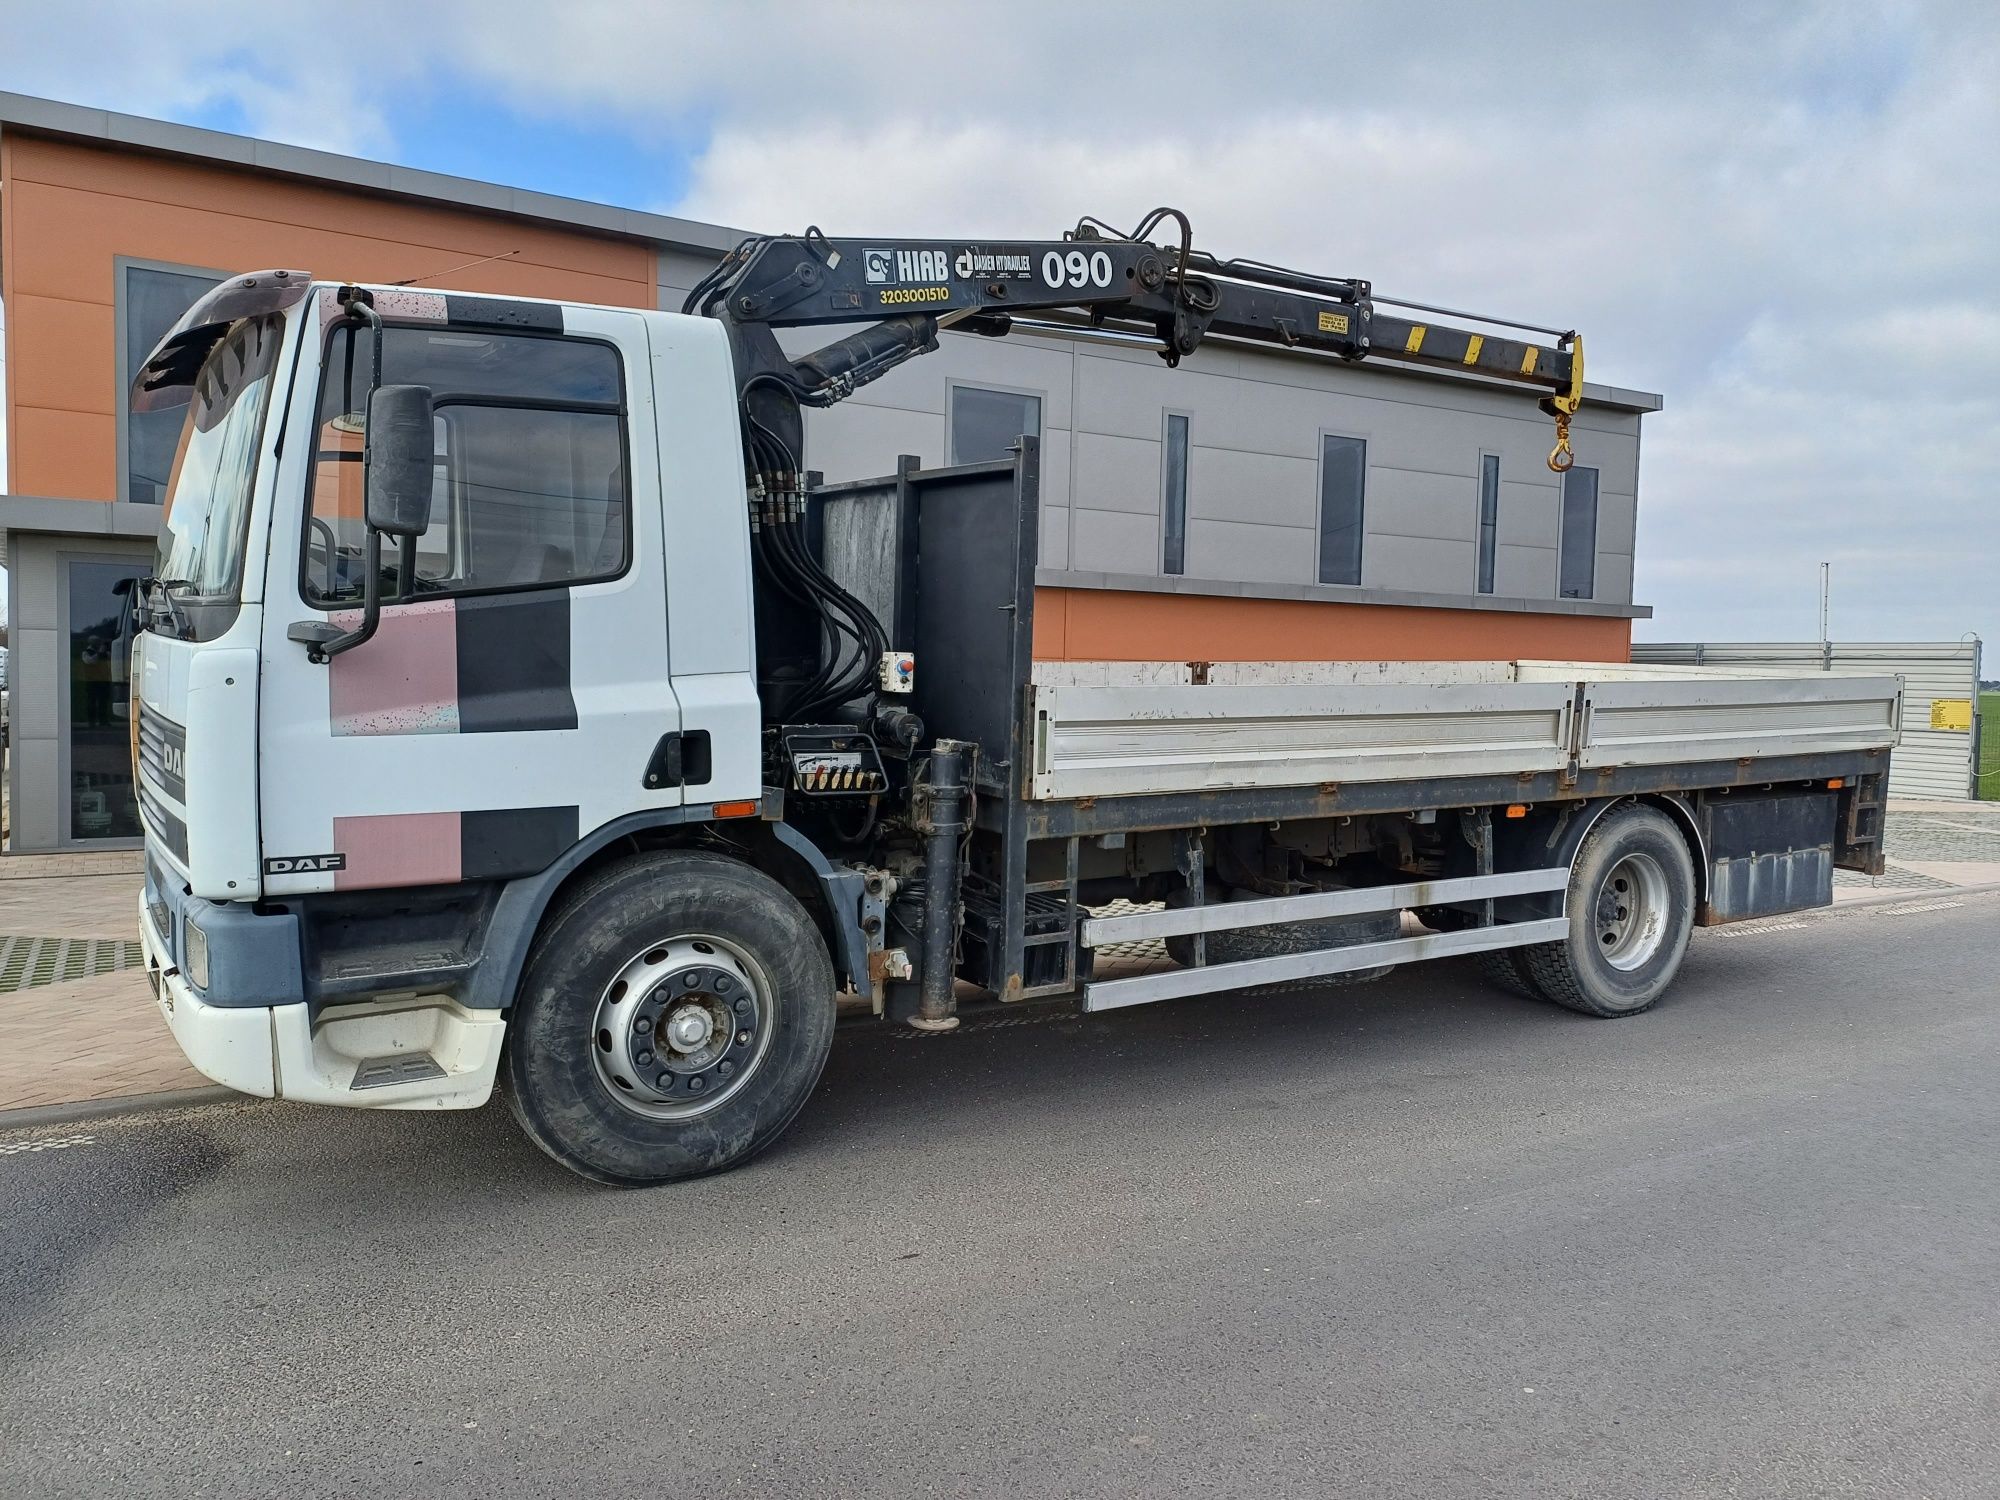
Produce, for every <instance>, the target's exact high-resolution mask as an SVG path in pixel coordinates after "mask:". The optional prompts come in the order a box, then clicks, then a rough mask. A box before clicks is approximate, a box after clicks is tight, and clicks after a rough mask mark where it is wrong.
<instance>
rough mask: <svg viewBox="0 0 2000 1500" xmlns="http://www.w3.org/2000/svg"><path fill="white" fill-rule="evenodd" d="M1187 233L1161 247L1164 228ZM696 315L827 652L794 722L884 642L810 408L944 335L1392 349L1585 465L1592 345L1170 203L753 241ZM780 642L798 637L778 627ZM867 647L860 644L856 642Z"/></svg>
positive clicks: (693, 297) (844, 696)
mask: <svg viewBox="0 0 2000 1500" xmlns="http://www.w3.org/2000/svg"><path fill="white" fill-rule="evenodd" d="M1166 224H1172V225H1173V226H1174V227H1175V228H1176V229H1177V230H1178V231H1179V233H1178V238H1177V241H1176V242H1175V243H1172V244H1169V245H1164V246H1162V245H1155V244H1152V243H1150V242H1149V240H1148V236H1150V235H1153V234H1154V233H1155V232H1156V231H1158V230H1159V229H1160V228H1161V226H1162V225H1166ZM1390 306H1393V307H1395V308H1398V309H1400V310H1401V312H1408V313H1442V314H1444V315H1445V316H1447V317H1453V318H1464V319H1469V320H1471V321H1473V322H1478V323H1485V324H1488V325H1491V326H1497V327H1507V328H1513V329H1516V330H1519V331H1522V332H1528V333H1542V334H1547V335H1550V336H1551V337H1552V338H1553V340H1554V342H1553V343H1537V342H1528V341H1523V340H1519V339H1513V338H1506V337H1501V336H1496V335H1493V334H1487V333H1479V332H1474V331H1472V330H1471V329H1467V328H1463V327H1458V326H1455V325H1453V324H1450V323H1437V322H1432V321H1427V320H1419V319H1417V318H1414V317H1405V316H1402V315H1400V313H1399V312H1389V311H1386V310H1385V307H1390ZM682 311H683V312H687V313H704V314H707V315H709V316H712V317H715V318H718V319H720V320H721V321H722V322H723V323H724V324H725V325H726V327H727V328H728V330H729V334H730V339H731V345H732V352H733V355H734V359H735V365H736V371H737V379H738V395H739V400H740V406H741V411H742V418H743V424H744V450H745V455H746V458H745V462H746V465H747V467H748V469H749V487H750V494H751V504H752V518H753V538H754V540H755V543H756V547H757V556H758V559H759V563H760V565H761V569H762V571H763V573H764V575H765V577H766V578H767V579H769V580H770V581H771V582H772V583H773V584H774V585H775V587H776V589H777V592H778V593H780V594H782V595H783V596H784V597H785V598H787V599H789V600H790V601H792V603H794V604H796V605H799V606H803V607H804V608H805V609H806V610H807V611H809V612H810V613H811V614H812V615H815V616H817V619H818V622H819V635H820V640H821V651H820V653H819V657H818V660H817V662H816V664H814V665H812V666H810V667H804V668H802V667H800V666H799V665H798V657H797V656H794V660H793V664H792V665H791V666H790V667H789V668H787V669H785V670H787V671H789V672H790V673H791V674H792V675H793V676H794V678H795V679H797V678H798V674H800V673H801V672H804V673H805V676H804V678H803V680H795V683H794V685H793V686H792V687H791V688H790V689H789V690H788V691H787V690H782V689H781V690H779V694H778V696H779V697H780V698H781V700H787V699H788V700H789V701H788V702H786V706H785V709H784V717H786V718H788V719H794V720H796V719H798V718H800V717H801V716H804V715H806V714H808V713H810V712H813V711H826V710H830V709H833V708H835V707H837V706H838V705H841V704H845V703H848V702H851V701H852V700H853V698H854V697H855V696H856V695H858V694H860V693H862V692H864V691H866V688H867V683H868V675H869V672H870V671H871V670H872V666H871V664H872V663H873V662H874V661H875V660H876V659H877V658H878V657H879V656H880V655H881V654H882V653H883V652H884V651H886V650H887V648H888V646H889V641H888V639H887V636H886V635H885V633H884V632H883V630H882V627H881V625H880V623H879V622H877V621H876V620H875V619H874V618H873V617H872V615H870V613H869V612H868V610H867V609H866V607H865V606H863V605H862V604H861V603H860V601H859V600H857V599H855V598H854V597H853V596H852V595H851V594H849V593H847V592H846V591H845V590H844V589H842V588H840V586H839V585H838V584H836V583H835V582H834V580H833V579H832V578H830V577H829V576H828V575H827V574H826V573H825V571H824V570H823V569H822V568H821V567H820V566H819V565H818V562H817V560H816V559H815V558H814V557H813V556H812V549H811V548H810V547H809V546H807V545H806V544H805V542H804V540H803V537H802V535H801V534H800V529H799V524H798V523H799V522H801V521H802V519H803V516H804V509H805V505H804V498H803V494H802V490H801V477H800V475H801V469H802V467H803V465H802V463H801V455H802V453H803V442H804V423H803V417H802V414H801V410H800V409H801V408H802V407H807V406H813V407H824V406H831V405H833V404H834V403H835V402H837V401H840V400H842V399H844V398H845V397H847V396H848V395H850V394H852V393H853V392H854V391H855V390H857V389H858V388H859V387H861V386H863V385H866V384H867V383H868V382H870V381H872V380H875V379H878V378H879V377H881V376H883V375H885V374H887V373H888V372H889V371H890V370H892V369H894V368H895V367H896V366H898V365H900V364H902V363H903V362H905V361H906V360H909V359H913V358H915V357H917V356H918V355H922V354H927V353H930V352H931V351H933V350H935V349H936V348H937V347H938V334H939V332H940V331H941V330H943V329H947V328H953V329H957V330H959V331H961V332H966V333H976V334H983V335H987V336H992V337H999V336H1003V335H1005V334H1007V333H1009V332H1010V331H1012V330H1013V329H1014V328H1015V327H1016V326H1017V325H1021V324H1023V323H1028V322H1032V323H1037V324H1040V325H1043V326H1054V327H1068V328H1087V329H1097V330H1103V331H1106V332H1110V333H1115V334H1124V335H1128V336H1136V337H1140V338H1147V339H1153V340H1157V341H1158V343H1159V346H1160V348H1159V352H1160V355H1161V357H1162V358H1163V359H1165V360H1166V362H1167V363H1168V364H1169V365H1178V364H1179V363H1180V361H1181V359H1182V358H1183V357H1184V356H1186V355H1189V354H1192V353H1194V351H1195V350H1196V349H1198V348H1199V347H1200V346H1201V344H1202V341H1203V340H1204V339H1207V338H1210V337H1221V338H1225V339H1232V340H1239V341H1244V342H1250V343H1256V344H1264V345H1274V346H1277V347H1280V348H1286V349H1301V350H1307V351H1313V352H1317V353H1321V354H1326V355H1330V356H1332V357H1334V358H1337V359H1342V360H1349V361H1360V360H1364V359H1386V360H1392V361H1396V362H1398V363H1402V364H1416V365H1427V366H1431V367H1434V368H1443V369H1455V370H1461V371H1464V372H1466V373H1469V374H1474V375H1480V376H1485V377H1488V378H1492V379H1497V380H1503V381H1508V382H1511V383H1515V384H1519V385H1525V386H1528V387H1530V388H1533V389H1537V390H1540V391H1543V392H1545V393H1546V394H1545V395H1544V396H1543V397H1542V400H1541V403H1540V404H1541V407H1542V409H1543V410H1544V411H1546V412H1547V413H1548V414H1549V415H1550V416H1552V417H1553V418H1554V419H1555V430H1556V442H1555V446H1554V448H1553V449H1552V450H1551V451H1550V453H1549V459H1548V464H1549V467H1550V468H1551V469H1553V470H1555V471H1556V472H1557V473H1562V472H1564V471H1566V470H1567V469H1568V468H1569V467H1570V465H1571V463H1572V462H1573V459H1572V456H1571V452H1570V439H1569V426H1570V419H1571V418H1572V417H1573V416H1574V415H1575V413H1576V411H1577V408H1578V407H1579V406H1580V405H1581V404H1582V400H1583V340H1582V339H1581V337H1579V336H1578V334H1577V333H1576V332H1575V331H1574V330H1568V331H1559V330H1556V329H1550V328H1541V327H1538V326H1536V325H1532V324H1522V323H1514V322H1511V321H1510V320H1507V319H1499V318H1487V317H1483V316H1480V315H1477V314H1471V313H1463V312H1454V311H1453V310H1451V309H1447V308H1434V307H1428V306H1424V305H1422V304H1417V303H1407V302H1398V301H1394V300H1392V299H1387V298H1382V297H1378V296H1377V295H1376V294H1375V292H1374V288H1373V286H1372V284H1371V283H1369V282H1367V281H1363V280H1358V279H1353V278H1342V277H1329V276H1319V275H1314V274H1310V273H1307V272H1302V271H1295V270H1290V269H1287V268H1285V267H1283V266H1275V265H1269V264H1266V263H1264V262H1261V261H1253V260H1240V259H1232V260H1220V259H1217V258H1216V257H1215V256H1213V255H1209V254H1206V253H1204V252H1201V251H1198V250H1195V249H1194V248H1193V245H1192V231H1191V229H1190V226H1189V223H1188V218H1187V216H1186V215H1185V214H1183V213H1181V212H1180V211H1179V210H1177V209H1170V208H1159V209H1155V210H1153V211H1152V212H1151V213H1149V214H1148V215H1146V217H1145V218H1144V219H1143V220H1142V221H1141V222H1140V223H1139V225H1138V226H1137V228H1135V229H1134V230H1132V231H1131V232H1130V233H1129V234H1121V233H1118V232H1117V231H1115V230H1113V229H1111V228H1110V226H1108V225H1106V224H1104V223H1103V222H1102V221H1100V220H1097V219H1091V218H1085V219H1083V220H1081V221H1080V222H1079V223H1078V224H1077V226H1076V227H1075V228H1074V229H1072V230H1071V231H1069V233H1068V234H1067V235H1065V236H1064V237H1063V238H1062V239H1061V240H1050V241H1029V242H1014V241H1005V242H1002V241H992V240H986V241H980V242H978V243H969V242H966V241H961V240H902V239H886V238H884V239H831V238H829V237H827V236H826V235H825V234H823V233H821V232H820V231H819V230H818V229H816V228H809V229H807V230H806V231H805V233H803V234H800V235H777V236H757V237H753V238H751V239H746V240H745V241H743V242H742V243H741V244H740V245H738V246H737V247H736V248H735V249H734V250H733V251H731V252H730V253H729V254H728V255H726V256H724V257H723V259H722V261H721V262H720V263H719V264H718V265H717V266H716V267H715V269H714V270H713V271H711V272H710V273H709V274H708V275H707V276H706V277H704V278H703V279H702V280H701V282H700V283H699V284H697V285H696V286H695V287H694V289H693V290H692V291H691V292H689V294H688V297H687V300H686V302H685V304H684V305H683V307H682ZM848 323H862V324H866V325H867V326H865V327H863V328H860V329H858V330H857V331H855V332H853V333H851V334H848V335H847V336H846V337H844V338H841V339H839V340H837V341H835V342H833V343H831V344H828V345H826V346H825V347H823V348H820V349H817V350H814V351H813V352H811V353H809V354H806V355H803V356H799V357H796V358H795V357H793V356H791V355H789V354H787V353H786V352H785V351H784V349H783V348H782V347H780V344H779V341H778V337H777V331H778V330H780V329H786V328H801V327H809V326H819V325H826V324H834V325H839V324H848ZM768 623H769V624H770V625H771V626H773V627H774V628H771V629H769V630H768V631H766V632H765V633H766V634H767V636H769V637H776V638H780V639H782V638H784V637H787V636H790V637H793V638H794V639H796V635H797V631H796V628H792V629H787V628H785V627H784V626H782V625H780V624H778V622H777V621H776V620H772V621H769V622H768ZM847 640H852V641H853V642H854V648H853V655H852V657H851V658H850V657H849V656H848V648H846V647H845V645H844V644H843V643H844V642H845V641H847Z"/></svg>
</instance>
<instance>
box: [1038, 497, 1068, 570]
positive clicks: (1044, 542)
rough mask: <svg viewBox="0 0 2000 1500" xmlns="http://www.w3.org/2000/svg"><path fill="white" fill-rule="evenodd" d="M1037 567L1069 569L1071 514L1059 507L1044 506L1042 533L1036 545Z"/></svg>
mask: <svg viewBox="0 0 2000 1500" xmlns="http://www.w3.org/2000/svg"><path fill="white" fill-rule="evenodd" d="M1035 565H1036V566H1037V567H1041V568H1067V567H1069V566H1070V560H1069V512H1068V511H1067V510H1065V509H1063V508H1062V507H1061V506H1058V505H1048V504H1044V505H1043V506H1042V515H1041V532H1040V535H1039V536H1038V538H1037V540H1036V545H1035Z"/></svg>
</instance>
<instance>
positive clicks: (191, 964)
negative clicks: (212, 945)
mask: <svg viewBox="0 0 2000 1500" xmlns="http://www.w3.org/2000/svg"><path fill="white" fill-rule="evenodd" d="M183 927H184V930H185V931H186V932H187V942H186V945H185V946H186V948H187V953H186V954H185V956H184V961H183V963H182V965H181V967H182V968H184V969H186V970H187V977H188V980H189V982H190V983H192V984H193V985H194V987H195V988H196V989H198V990H205V989H207V988H208V934H207V933H205V932H203V931H202V930H201V929H200V928H199V927H197V926H195V924H194V920H193V919H192V918H190V919H189V920H188V921H187V922H186V923H184V924H183Z"/></svg>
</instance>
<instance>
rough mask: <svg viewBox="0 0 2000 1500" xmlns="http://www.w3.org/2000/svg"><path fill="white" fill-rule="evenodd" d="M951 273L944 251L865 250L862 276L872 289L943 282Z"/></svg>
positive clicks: (947, 257) (862, 259) (862, 258)
mask: <svg viewBox="0 0 2000 1500" xmlns="http://www.w3.org/2000/svg"><path fill="white" fill-rule="evenodd" d="M949 273H950V257H949V256H948V255H946V254H945V252H944V251H942V250H864V251H862V252H861V276H862V279H863V280H864V281H866V282H868V284H869V285H870V286H891V285H894V284H895V283H897V282H911V281H922V282H936V281H943V280H944V279H945V278H946V276H947V275H949Z"/></svg>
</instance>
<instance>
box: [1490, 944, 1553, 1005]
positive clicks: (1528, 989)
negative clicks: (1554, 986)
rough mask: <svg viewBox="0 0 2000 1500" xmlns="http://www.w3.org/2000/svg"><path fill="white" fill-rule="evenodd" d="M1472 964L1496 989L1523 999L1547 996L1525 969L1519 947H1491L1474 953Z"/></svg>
mask: <svg viewBox="0 0 2000 1500" xmlns="http://www.w3.org/2000/svg"><path fill="white" fill-rule="evenodd" d="M1472 966H1473V967H1474V968H1475V969H1477V970H1478V971H1479V974H1480V977H1481V978H1482V979H1484V980H1485V981H1486V982H1487V983H1488V984H1490V985H1492V986H1493V987H1494V988H1495V989H1502V990H1505V991H1506V992H1507V993H1508V994H1510V995H1518V996H1520V998H1521V999H1523V1000H1541V999H1544V998H1546V997H1545V996H1544V995H1543V994H1542V992H1541V991H1540V990H1539V989H1537V988H1536V987H1535V981H1534V980H1533V979H1532V978H1530V977H1529V976H1528V974H1527V973H1526V971H1525V970H1524V969H1523V967H1522V964H1521V950H1520V949H1519V948H1489V949H1488V950H1486V951H1485V952H1484V953H1475V954H1473V955H1472Z"/></svg>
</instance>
